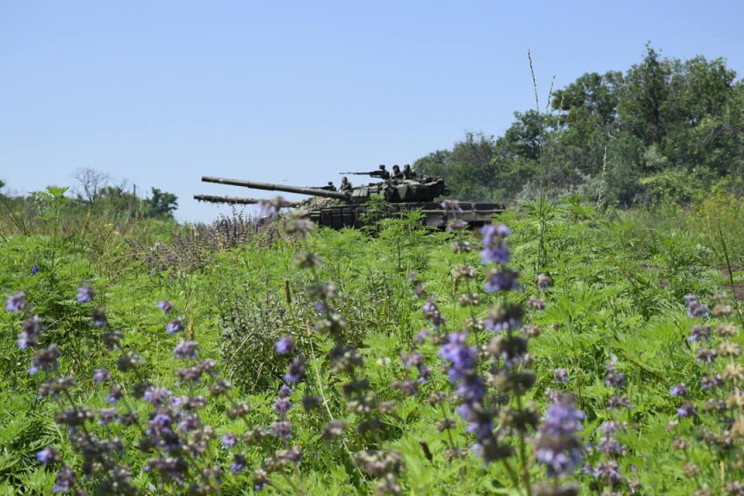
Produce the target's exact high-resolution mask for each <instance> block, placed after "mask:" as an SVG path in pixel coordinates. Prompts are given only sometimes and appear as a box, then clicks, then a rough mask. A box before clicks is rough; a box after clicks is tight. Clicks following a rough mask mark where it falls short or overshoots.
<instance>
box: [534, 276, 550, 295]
mask: <svg viewBox="0 0 744 496" xmlns="http://www.w3.org/2000/svg"><path fill="white" fill-rule="evenodd" d="M548 286H550V277H548V276H546V275H545V274H539V275H538V276H537V287H538V289H541V290H543V291H544V290H546V289H548Z"/></svg>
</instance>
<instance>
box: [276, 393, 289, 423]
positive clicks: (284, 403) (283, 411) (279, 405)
mask: <svg viewBox="0 0 744 496" xmlns="http://www.w3.org/2000/svg"><path fill="white" fill-rule="evenodd" d="M290 408H292V402H291V401H290V399H289V398H277V399H276V400H274V411H275V412H279V415H281V417H282V419H284V417H285V416H286V415H287V411H288V410H289V409H290Z"/></svg>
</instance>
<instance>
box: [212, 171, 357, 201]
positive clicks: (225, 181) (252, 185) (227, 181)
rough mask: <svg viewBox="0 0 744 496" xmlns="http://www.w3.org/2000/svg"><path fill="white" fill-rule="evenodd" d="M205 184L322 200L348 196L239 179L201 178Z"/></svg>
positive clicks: (341, 198)
mask: <svg viewBox="0 0 744 496" xmlns="http://www.w3.org/2000/svg"><path fill="white" fill-rule="evenodd" d="M202 181H204V182H205V183H218V184H230V185H232V186H242V187H244V188H251V189H263V190H266V191H284V192H286V193H297V194H299V195H309V196H322V197H324V198H335V199H337V200H348V199H349V196H348V195H347V194H346V193H342V192H341V191H328V190H325V189H317V188H303V187H300V186H284V185H281V184H273V183H261V182H258V181H244V180H241V179H226V178H224V177H210V176H204V177H202Z"/></svg>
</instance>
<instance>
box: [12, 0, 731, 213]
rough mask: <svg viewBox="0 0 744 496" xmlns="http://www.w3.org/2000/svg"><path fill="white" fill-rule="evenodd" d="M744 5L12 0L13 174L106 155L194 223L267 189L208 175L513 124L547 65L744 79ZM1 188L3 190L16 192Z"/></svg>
mask: <svg viewBox="0 0 744 496" xmlns="http://www.w3.org/2000/svg"><path fill="white" fill-rule="evenodd" d="M743 19H744V1H742V0H707V1H705V2H703V1H701V0H694V1H691V0H674V1H654V0H645V1H637V0H626V1H623V2H617V1H614V2H610V1H602V0H594V1H571V0H564V1H554V0H553V1H543V0H533V1H531V2H516V1H510V2H506V1H498V0H490V1H459V2H455V1H446V2H445V1H437V0H428V1H405V0H398V1H388V0H376V1H354V0H346V1H324V0H316V1H313V2H308V1H301V2H300V1H291V0H286V1H261V2H258V1H249V0H241V1H238V0H234V1H189V0H177V1H173V0H157V1H137V0H130V1H126V2H114V1H97V0H96V1H94V0H88V1H79V0H65V1H58V0H49V1H34V0H5V1H1V2H0V179H2V180H4V181H5V182H6V183H7V186H6V188H7V190H9V191H10V192H13V193H16V194H25V193H27V192H29V191H35V190H41V189H43V188H44V187H45V186H47V185H50V184H56V185H65V186H66V185H69V186H74V185H75V180H74V179H73V177H72V175H73V173H74V172H75V170H77V169H81V168H93V169H96V170H99V171H101V172H105V173H108V174H110V175H111V176H112V177H113V178H114V179H128V180H129V183H130V184H136V185H137V186H138V191H144V190H149V188H150V187H151V186H155V187H159V188H161V189H163V190H165V191H169V192H172V193H175V194H176V195H178V197H179V205H180V206H179V209H178V212H177V213H176V217H177V218H178V219H179V220H181V221H205V222H208V221H211V220H213V219H214V218H216V217H217V215H218V214H219V213H220V212H229V209H228V208H226V207H218V206H214V205H210V204H200V203H199V202H196V201H195V200H193V199H192V198H191V197H192V195H194V194H198V193H207V194H225V195H243V196H254V197H263V198H269V197H271V196H273V195H272V193H270V192H262V191H252V190H247V189H243V188H238V187H232V186H221V185H215V184H206V183H201V181H200V178H201V176H202V175H216V176H223V177H229V178H238V179H253V180H258V181H269V182H277V183H280V184H295V185H309V186H320V185H322V184H325V182H327V181H329V180H333V181H335V182H337V183H338V181H339V179H340V176H339V175H338V173H339V172H340V171H344V170H371V169H374V168H376V167H377V165H378V164H382V163H385V164H389V165H392V164H393V163H400V164H404V163H411V162H413V161H414V160H416V159H417V158H419V157H421V156H424V155H426V154H428V153H430V152H433V151H435V150H438V149H444V148H450V147H451V146H452V145H453V144H454V142H456V141H458V140H460V139H462V138H463V137H464V134H465V132H467V131H475V132H478V131H482V132H484V133H486V134H489V135H491V134H493V135H500V134H502V133H503V132H504V130H505V129H506V128H507V127H508V126H509V125H510V124H511V122H512V118H513V112H514V111H524V110H527V109H529V108H534V106H535V100H534V95H533V88H532V79H531V76H530V70H529V64H528V60H527V51H528V50H530V51H531V52H532V58H533V62H534V66H535V70H536V74H537V78H538V86H539V93H540V98H541V105H544V104H545V99H546V97H547V94H548V89H549V86H550V80H551V78H552V77H553V76H555V85H556V87H559V88H560V87H563V86H565V85H567V84H569V83H570V82H572V81H573V80H574V79H576V78H577V77H578V76H580V75H581V74H583V73H585V72H600V73H602V72H605V71H608V70H620V71H625V70H627V69H628V68H629V67H630V66H631V65H632V64H634V63H638V62H640V61H641V60H642V58H643V55H644V50H645V48H644V45H645V43H646V42H648V41H650V42H651V43H652V46H653V47H654V48H656V49H657V50H661V52H662V55H663V56H667V57H674V58H680V59H685V58H689V57H693V56H695V55H704V56H705V57H707V58H709V59H712V58H716V57H723V58H725V59H727V63H728V67H729V68H731V69H733V70H735V71H736V72H737V74H739V76H740V77H741V75H743V74H744V28H742V20H743ZM7 190H6V191H7Z"/></svg>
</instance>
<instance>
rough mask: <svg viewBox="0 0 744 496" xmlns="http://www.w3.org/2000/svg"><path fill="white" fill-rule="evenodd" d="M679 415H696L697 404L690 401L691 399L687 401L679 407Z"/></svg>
mask: <svg viewBox="0 0 744 496" xmlns="http://www.w3.org/2000/svg"><path fill="white" fill-rule="evenodd" d="M677 415H679V416H680V417H682V418H684V417H696V416H697V408H695V405H693V404H692V403H690V402H689V401H687V402H685V404H684V405H682V406H681V407H679V408H677Z"/></svg>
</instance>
